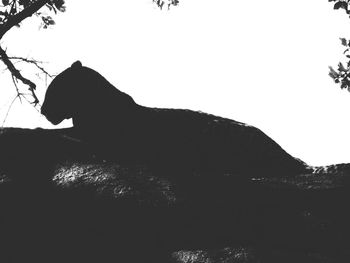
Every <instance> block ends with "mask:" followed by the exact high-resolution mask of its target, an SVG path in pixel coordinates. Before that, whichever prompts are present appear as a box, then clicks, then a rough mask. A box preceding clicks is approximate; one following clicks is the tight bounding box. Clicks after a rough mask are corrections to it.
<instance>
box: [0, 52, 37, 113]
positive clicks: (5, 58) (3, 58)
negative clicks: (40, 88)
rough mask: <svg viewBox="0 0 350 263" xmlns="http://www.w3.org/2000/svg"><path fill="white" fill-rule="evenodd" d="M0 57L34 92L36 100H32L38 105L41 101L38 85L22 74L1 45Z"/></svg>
mask: <svg viewBox="0 0 350 263" xmlns="http://www.w3.org/2000/svg"><path fill="white" fill-rule="evenodd" d="M0 59H1V60H2V62H4V64H5V65H6V66H7V68H8V70H9V71H10V72H11V74H12V75H13V76H14V77H15V78H16V79H18V80H20V81H22V83H23V84H25V85H28V86H29V91H30V92H31V93H32V96H33V98H34V101H33V102H32V104H34V105H35V106H36V105H37V104H38V103H39V99H38V97H37V96H36V94H35V89H36V85H35V84H34V83H33V82H32V81H31V80H29V79H27V78H25V77H23V76H22V74H21V72H20V71H19V70H18V69H17V68H16V67H15V66H14V65H13V63H12V61H11V60H10V58H9V57H8V56H7V54H6V51H5V50H4V49H2V48H1V46H0Z"/></svg>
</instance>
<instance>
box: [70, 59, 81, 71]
mask: <svg viewBox="0 0 350 263" xmlns="http://www.w3.org/2000/svg"><path fill="white" fill-rule="evenodd" d="M82 66H83V64H81V62H80V61H79V60H77V61H75V62H74V63H73V64H72V66H71V68H74V69H77V68H81V67H82Z"/></svg>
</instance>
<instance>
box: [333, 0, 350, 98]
mask: <svg viewBox="0 0 350 263" xmlns="http://www.w3.org/2000/svg"><path fill="white" fill-rule="evenodd" d="M328 2H334V6H333V8H334V9H335V10H338V9H339V10H341V9H342V10H344V11H345V13H346V14H348V15H349V18H350V0H328ZM340 41H341V44H342V45H343V46H344V47H345V50H344V52H343V54H344V55H345V57H346V59H347V62H346V63H342V62H339V63H338V66H337V68H333V67H331V66H330V67H329V73H328V75H329V76H330V77H331V78H332V79H333V80H334V81H335V83H337V84H339V85H340V88H341V89H347V90H348V91H349V92H350V41H349V40H347V39H346V38H340Z"/></svg>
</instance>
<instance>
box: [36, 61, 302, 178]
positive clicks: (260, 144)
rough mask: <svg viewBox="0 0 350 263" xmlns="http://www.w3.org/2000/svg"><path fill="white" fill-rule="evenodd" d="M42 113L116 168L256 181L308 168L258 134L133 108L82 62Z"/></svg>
mask: <svg viewBox="0 0 350 263" xmlns="http://www.w3.org/2000/svg"><path fill="white" fill-rule="evenodd" d="M41 112H42V114H43V115H45V116H46V118H47V119H48V120H49V121H50V122H52V123H53V124H58V123H60V122H61V121H62V120H64V119H69V118H73V125H74V127H75V130H76V134H77V136H78V137H80V139H82V140H83V141H85V142H87V143H89V144H91V145H94V147H96V149H98V150H99V152H101V153H104V154H106V155H107V156H112V157H113V158H115V159H116V160H120V161H130V162H137V163H153V164H159V165H163V166H165V167H168V169H169V170H176V169H177V168H178V167H181V169H188V170H189V171H206V172H221V173H228V174H236V175H237V174H238V175H240V174H248V175H250V176H257V177H260V176H269V175H278V174H281V175H286V174H296V173H300V172H304V171H305V169H306V165H305V164H304V163H303V162H302V161H300V160H298V159H296V158H293V157H292V156H291V155H289V154H288V153H287V152H285V151H284V150H283V149H282V148H281V147H280V146H279V145H278V144H277V143H275V142H274V141H273V140H272V139H270V138H269V137H268V136H267V135H265V134H264V133H263V132H261V131H260V130H259V129H257V128H255V127H252V126H249V125H246V124H244V123H240V122H237V121H234V120H230V119H225V118H221V117H217V116H214V115H209V114H206V113H202V112H195V111H191V110H182V109H158V108H149V107H144V106H141V105H138V104H137V103H135V101H134V100H133V99H132V97H130V96H129V95H127V94H125V93H123V92H121V91H119V90H118V89H116V88H115V87H114V86H113V85H112V84H111V83H109V82H108V81H107V80H106V79H105V78H104V77H102V76H101V75H100V74H99V73H97V72H96V71H94V70H92V69H90V68H88V67H84V66H82V64H81V63H80V62H79V61H77V62H75V63H73V65H72V66H71V67H69V68H68V69H66V70H64V71H63V72H62V73H60V74H59V75H58V76H57V77H56V78H55V79H54V80H53V81H52V83H51V84H50V85H49V87H48V89H47V92H46V96H45V101H44V103H43V106H42V108H41Z"/></svg>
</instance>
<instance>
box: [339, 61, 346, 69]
mask: <svg viewBox="0 0 350 263" xmlns="http://www.w3.org/2000/svg"><path fill="white" fill-rule="evenodd" d="M338 70H339V71H346V69H345V68H344V66H343V64H342V63H341V62H339V64H338Z"/></svg>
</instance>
